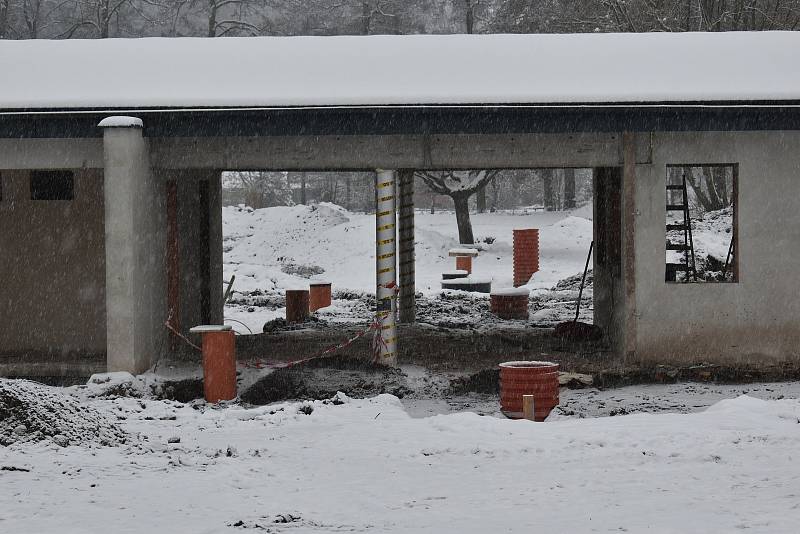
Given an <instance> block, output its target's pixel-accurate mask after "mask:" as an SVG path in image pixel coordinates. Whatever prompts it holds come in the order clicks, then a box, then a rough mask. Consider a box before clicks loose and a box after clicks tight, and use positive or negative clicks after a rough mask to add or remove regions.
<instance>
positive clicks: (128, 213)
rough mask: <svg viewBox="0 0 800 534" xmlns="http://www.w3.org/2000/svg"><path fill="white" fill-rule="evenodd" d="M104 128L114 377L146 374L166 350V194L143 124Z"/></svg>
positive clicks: (119, 121) (113, 123)
mask: <svg viewBox="0 0 800 534" xmlns="http://www.w3.org/2000/svg"><path fill="white" fill-rule="evenodd" d="M99 126H100V127H102V128H103V129H104V130H103V160H104V182H105V187H104V189H105V258H106V330H107V341H106V350H107V356H106V361H107V368H108V371H128V372H131V373H141V372H143V371H145V370H146V369H147V368H149V367H150V366H151V365H152V364H153V363H154V362H155V361H156V359H157V358H158V356H159V355H160V351H161V350H163V349H164V348H165V347H166V341H167V330H166V328H165V326H164V323H165V322H166V312H167V303H166V268H165V265H166V258H165V255H166V221H165V216H164V213H165V201H166V194H165V188H164V187H159V183H158V181H157V180H156V179H155V178H154V176H153V173H152V172H151V170H150V161H149V149H148V145H147V141H146V140H145V139H144V138H143V136H142V121H141V120H139V119H135V118H132V117H109V118H107V119H104V120H103V121H102V122H101V123H100V124H99Z"/></svg>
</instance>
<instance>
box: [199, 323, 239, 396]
mask: <svg viewBox="0 0 800 534" xmlns="http://www.w3.org/2000/svg"><path fill="white" fill-rule="evenodd" d="M202 336H203V393H204V395H205V398H206V402H213V403H217V402H219V401H224V400H231V399H235V398H236V338H235V335H234V333H233V331H232V330H228V331H219V332H203V333H202Z"/></svg>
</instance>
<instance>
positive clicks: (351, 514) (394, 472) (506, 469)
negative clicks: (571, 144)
mask: <svg viewBox="0 0 800 534" xmlns="http://www.w3.org/2000/svg"><path fill="white" fill-rule="evenodd" d="M0 385H2V384H0ZM97 389H98V386H94V387H91V388H86V389H80V390H79V389H74V388H72V389H70V390H59V389H57V388H48V389H47V391H38V390H37V395H36V396H34V398H38V399H40V402H41V403H43V404H45V406H43V408H47V404H48V403H49V405H50V406H51V407H53V409H56V410H58V408H57V406H58V404H59V403H60V402H64V398H63V396H64V394H65V393H71V394H75V395H78V396H79V397H81V399H82V400H83V401H84V404H85V406H87V410H90V411H91V412H92V413H94V414H95V415H94V416H93V417H94V418H93V421H95V424H98V425H101V426H102V425H103V423H102V422H101V421H100V416H98V415H97V414H101V415H103V416H105V417H106V418H107V422H106V423H105V426H108V425H113V426H115V427H117V428H119V429H120V430H123V431H124V432H126V433H127V434H128V439H127V442H126V443H124V444H122V445H118V446H115V447H102V446H97V445H91V444H90V443H87V444H82V445H75V446H67V447H61V446H59V445H56V444H54V443H52V442H50V441H47V440H45V441H41V442H39V443H31V442H28V443H18V444H12V445H11V446H9V447H6V448H0V484H2V487H3V491H2V492H0V531H2V532H9V533H11V532H13V533H17V532H19V533H22V532H36V533H39V534H50V533H53V534H55V533H57V534H65V533H66V534H69V533H95V532H96V533H106V532H114V533H119V534H121V533H141V532H150V533H161V532H164V533H174V532H192V533H225V532H231V533H233V532H250V531H252V532H275V533H280V532H303V533H317V532H319V533H322V532H343V531H347V532H387V533H388V532H431V533H451V532H452V533H459V534H463V533H472V532H474V533H481V534H484V533H488V532H525V533H527V532H570V533H573V532H574V533H580V532H675V533H678V532H680V533H693V532H697V533H700V532H703V533H706V532H736V531H739V530H750V531H753V532H770V533H784V532H785V533H794V532H797V524H798V521H800V494H799V493H798V491H800V490H798V488H800V471H798V470H797V469H796V456H797V451H798V448H800V424H798V423H799V422H800V401H798V400H796V399H793V400H786V399H785V400H768V401H765V400H761V399H757V398H754V397H749V396H742V397H738V398H735V399H729V400H724V401H721V402H719V403H717V404H715V405H713V406H711V407H710V408H708V409H706V410H703V411H701V412H699V413H691V414H677V413H670V414H646V413H640V414H635V415H622V416H618V417H604V418H590V419H579V418H575V417H572V418H567V419H558V418H556V419H558V420H554V421H549V422H547V423H532V422H528V421H510V420H506V419H503V418H499V417H492V416H483V417H482V416H480V415H477V414H476V413H450V414H447V415H436V416H433V417H424V418H414V417H411V416H410V415H409V414H408V413H407V411H406V410H405V409H404V406H403V404H401V402H400V401H399V400H398V399H396V398H395V397H392V396H389V395H381V396H378V397H374V398H371V399H364V400H352V399H348V398H346V397H343V396H339V397H337V398H335V399H334V400H329V401H314V402H303V403H283V404H277V405H271V406H264V407H257V408H246V407H242V406H239V405H230V406H227V407H223V408H212V407H208V406H206V405H204V404H194V405H185V404H180V403H176V402H170V401H156V400H152V399H148V398H142V399H136V398H129V397H119V398H114V397H113V396H112V397H111V398H102V397H100V398H96V397H92V396H91V395H96V394H97ZM591 391H594V390H589V391H587V392H575V393H576V394H578V395H580V394H583V395H589V393H590V392H591ZM661 394H662V395H663V394H664V390H663V389H662V390H661ZM4 430H5V429H4Z"/></svg>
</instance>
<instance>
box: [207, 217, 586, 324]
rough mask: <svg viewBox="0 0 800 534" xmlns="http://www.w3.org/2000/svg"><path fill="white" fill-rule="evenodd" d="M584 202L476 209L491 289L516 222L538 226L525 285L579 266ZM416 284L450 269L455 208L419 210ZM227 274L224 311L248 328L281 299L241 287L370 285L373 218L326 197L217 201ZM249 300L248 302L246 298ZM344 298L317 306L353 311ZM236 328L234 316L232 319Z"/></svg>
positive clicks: (546, 284) (479, 268)
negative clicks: (266, 204) (317, 200)
mask: <svg viewBox="0 0 800 534" xmlns="http://www.w3.org/2000/svg"><path fill="white" fill-rule="evenodd" d="M591 217H592V215H591V206H585V207H583V208H580V209H578V210H576V211H574V212H572V213H566V212H525V211H520V212H517V213H483V214H473V215H472V223H473V229H474V234H475V240H476V242H477V243H479V244H480V246H481V248H482V251H481V253H480V255H479V256H478V258H476V259H475V260H474V262H473V272H474V273H475V274H476V275H477V276H481V277H491V278H492V280H493V287H494V288H501V287H509V286H511V285H512V280H513V249H512V242H513V230H514V229H516V228H539V229H540V237H539V239H540V244H539V247H540V269H541V270H540V271H539V272H538V273H536V274H535V275H534V276H533V278H532V279H531V281H530V283H529V284H528V286H527V287H529V288H530V289H532V290H534V291H544V290H548V289H550V288H552V287H554V286H555V285H556V284H557V283H558V282H559V281H560V280H562V279H564V278H567V277H569V276H572V275H575V274H577V273H580V272H582V271H583V268H584V264H585V262H586V254H587V253H588V250H589V243H591V240H592V221H591ZM415 222H416V229H417V230H416V239H417V245H416V247H417V249H416V251H417V265H416V276H417V291H420V292H422V293H423V294H424V295H426V296H435V295H437V294H438V293H440V292H441V285H440V283H441V278H442V273H443V272H446V271H451V270H453V269H454V268H455V261H454V259H453V258H450V257H448V254H447V253H448V251H449V250H450V249H451V248H454V247H457V246H458V231H457V227H456V223H455V215H454V214H453V213H452V212H443V211H439V212H437V213H435V214H431V213H430V212H428V211H418V212H417V214H416V221H415ZM223 223H224V251H225V279H226V280H229V279H230V277H231V276H232V275H235V276H236V281H235V284H234V290H235V292H236V293H235V294H234V299H233V301H234V304H232V305H230V306H228V308H227V310H226V317H228V318H231V319H233V320H236V321H241V322H242V323H245V324H246V325H247V326H248V327H249V328H250V329H251V330H252V331H254V332H255V331H261V328H262V326H263V324H264V323H265V322H266V321H268V320H271V319H274V318H276V317H283V315H284V313H285V312H284V308H282V307H281V306H274V305H273V306H269V305H262V306H258V305H253V301H252V299H250V300H246V299H242V298H241V297H242V296H243V295H252V294H253V293H254V292H257V293H256V294H257V295H259V296H261V299H262V301H266V300H269V297H270V295H272V296H278V297H279V296H280V295H282V294H283V291H284V290H285V289H287V288H294V287H308V282H309V280H310V279H313V280H325V281H329V282H331V283H332V284H333V290H334V294H335V293H336V292H337V291H341V290H347V291H350V292H355V293H374V291H375V217H374V215H371V214H364V213H351V212H348V211H346V210H344V209H343V208H341V207H339V206H335V205H332V204H326V203H323V204H319V205H317V206H292V207H274V208H265V209H260V210H252V209H250V208H240V207H226V208H223ZM245 300H246V302H245ZM348 308H349V304H348V303H346V302H342V301H336V302H334V306H333V307H332V308H331V309H328V310H326V311H325V312H324V313H323V315H324V316H325V318H328V319H336V318H337V317H338V318H339V319H341V320H348V319H351V316H352V312H351V311H348ZM233 326H234V327H235V328H237V329H241V328H240V326H237V324H234V325H233Z"/></svg>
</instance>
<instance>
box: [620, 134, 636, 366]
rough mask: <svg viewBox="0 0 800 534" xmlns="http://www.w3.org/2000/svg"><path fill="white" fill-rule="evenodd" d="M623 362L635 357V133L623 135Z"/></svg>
mask: <svg viewBox="0 0 800 534" xmlns="http://www.w3.org/2000/svg"><path fill="white" fill-rule="evenodd" d="M622 239H623V247H622V255H623V259H622V276H623V286H624V294H625V317H624V319H623V324H624V328H625V330H624V335H623V364H624V363H627V362H630V361H631V360H632V359H633V358H634V357H635V356H636V323H637V320H636V318H637V311H636V245H635V243H636V136H635V134H633V133H631V132H624V133H623V134H622Z"/></svg>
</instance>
